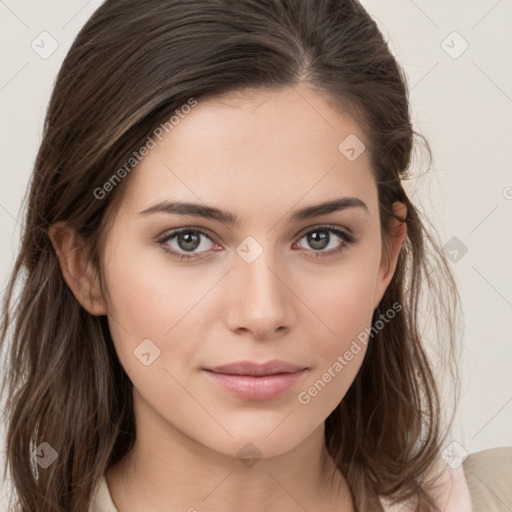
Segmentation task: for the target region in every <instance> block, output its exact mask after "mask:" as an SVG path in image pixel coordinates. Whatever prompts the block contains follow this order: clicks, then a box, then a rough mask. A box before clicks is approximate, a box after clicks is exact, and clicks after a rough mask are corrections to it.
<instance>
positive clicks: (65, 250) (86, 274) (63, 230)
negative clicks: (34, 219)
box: [48, 222, 107, 316]
mask: <svg viewBox="0 0 512 512" xmlns="http://www.w3.org/2000/svg"><path fill="white" fill-rule="evenodd" d="M48 235H49V236H50V240H51V242H52V244H53V247H54V248H55V252H56V253H57V257H58V259H59V264H60V268H61V271H62V275H63V277H64V279H65V280H66V283H67V284H68V286H69V288H70V289H71V291H72V292H73V295H74V296H75V298H76V299H77V300H78V302H80V304H81V305H82V306H83V307H84V308H85V309H86V310H87V311H88V312H89V313H91V315H96V316H99V315H106V314H107V308H106V304H105V300H104V297H103V293H102V292H101V289H100V286H99V281H98V278H97V276H96V275H95V273H94V272H93V267H92V264H91V262H90V261H88V260H87V258H86V252H87V251H86V250H85V245H84V244H83V242H82V240H81V239H79V237H78V236H77V235H76V232H75V230H74V229H73V228H71V227H69V226H67V225H66V224H64V223H62V222H58V223H56V224H53V225H52V226H50V229H49V231H48Z"/></svg>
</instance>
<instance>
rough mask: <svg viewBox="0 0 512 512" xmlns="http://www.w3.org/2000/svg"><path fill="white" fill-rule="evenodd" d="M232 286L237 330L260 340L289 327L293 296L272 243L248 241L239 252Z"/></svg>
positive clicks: (237, 250)
mask: <svg viewBox="0 0 512 512" xmlns="http://www.w3.org/2000/svg"><path fill="white" fill-rule="evenodd" d="M236 252H237V255H236V258H235V262H234V269H233V270H234V274H233V276H232V279H233V281H232V286H233V287H234V288H235V289H236V291H235V293H234V294H233V295H234V297H236V302H234V303H232V307H233V308H234V309H235V310H236V314H235V315H234V316H233V317H232V318H234V320H233V321H234V322H236V325H232V326H231V327H234V328H238V329H240V328H245V329H248V330H251V331H253V333H254V334H255V335H256V336H258V337H260V336H261V337H264V336H268V335H270V334H271V332H273V331H274V330H275V329H278V328H279V327H283V326H287V325H289V323H290V321H291V318H290V316H289V313H290V311H291V309H292V305H291V304H290V299H291V297H292V296H293V294H290V292H289V291H288V290H287V287H286V286H285V282H286V279H285V278H284V276H282V275H280V274H281V271H282V265H280V261H281V260H280V258H279V255H278V254H277V253H276V251H275V250H274V248H273V247H271V246H270V242H268V243H265V242H261V243H260V242H258V241H257V240H256V239H255V238H253V237H250V236H249V237H247V238H246V239H245V240H244V241H243V242H242V243H241V244H240V245H239V246H238V247H237V249H236Z"/></svg>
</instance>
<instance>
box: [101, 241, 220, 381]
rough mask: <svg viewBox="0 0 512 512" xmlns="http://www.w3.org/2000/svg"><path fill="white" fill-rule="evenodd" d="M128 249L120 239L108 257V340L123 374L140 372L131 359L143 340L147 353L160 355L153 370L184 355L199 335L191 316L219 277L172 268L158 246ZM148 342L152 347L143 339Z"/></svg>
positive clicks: (126, 244)
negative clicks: (124, 371) (117, 357)
mask: <svg viewBox="0 0 512 512" xmlns="http://www.w3.org/2000/svg"><path fill="white" fill-rule="evenodd" d="M128 245H129V244H128V243H127V242H126V241H124V242H123V241H120V242H119V243H118V244H117V245H116V250H115V251H112V253H111V254H112V257H111V258H109V259H107V268H106V278H107V286H108V289H109V295H110V299H111V300H110V302H109V325H110V330H111V333H112V337H113V340H114V343H115V346H116V348H117V351H118V355H119V358H120V360H121V362H122V364H123V366H124V367H125V369H126V371H127V372H128V371H130V370H132V369H133V368H134V367H135V368H139V366H140V361H138V360H137V359H136V358H135V357H134V355H135V356H137V351H138V347H139V346H140V345H141V343H143V342H144V343H146V344H147V348H149V349H150V352H151V351H153V352H155V353H158V352H159V354H158V359H157V360H155V366H158V365H161V366H165V367H166V366H168V365H169V359H170V358H169V354H174V355H176V354H180V358H181V359H183V358H186V357H187V356H186V354H187V351H188V350H189V349H188V348H187V347H192V345H193V340H195V339H196V338H197V335H198V333H197V332H194V330H198V329H199V327H200V325H199V322H193V321H191V318H193V317H194V316H195V317H196V318H197V315H201V306H202V304H201V300H202V298H204V297H205V296H206V295H207V294H208V292H209V291H211V289H212V288H213V287H214V285H215V283H216V280H217V279H218V278H215V277H214V276H212V273H211V272H210V273H209V274H208V275H204V276H200V277H199V276H198V271H197V269H196V270H194V269H193V268H191V267H190V268H187V267H186V266H183V267H178V266H176V265H170V264H169V263H168V262H167V258H166V255H165V254H163V253H162V252H161V250H160V249H159V248H158V247H155V248H154V249H152V250H148V249H147V247H145V248H137V247H129V246H128ZM148 339H149V340H151V342H152V343H153V344H154V346H153V345H152V344H151V343H148V342H147V341H144V340H148ZM140 350H143V347H141V349H140ZM190 350H191V348H190ZM134 351H135V354H134ZM190 355H192V354H190ZM152 366H153V365H152Z"/></svg>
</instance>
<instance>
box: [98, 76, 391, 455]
mask: <svg viewBox="0 0 512 512" xmlns="http://www.w3.org/2000/svg"><path fill="white" fill-rule="evenodd" d="M299 93H300V94H299ZM347 137H350V138H349V139H348V141H347V142H345V143H344V144H342V145H341V150H340V148H339V146H340V143H342V142H343V141H345V139H347ZM354 137H357V138H358V139H359V140H360V141H365V136H364V134H363V133H362V132H361V131H360V129H359V128H358V126H357V125H356V124H355V123H354V122H353V121H352V120H351V119H350V118H349V117H348V116H347V115H343V114H341V113H339V112H338V111H336V110H334V109H333V107H332V106H330V105H329V104H328V103H327V101H326V100H325V99H324V97H323V96H321V95H320V94H319V93H316V92H313V91H311V90H309V89H308V88H306V87H305V86H300V87H297V88H296V89H292V88H290V89H282V90H280V91H279V92H265V93H263V92H260V93H252V94H250V95H246V96H242V95H237V96H231V97H229V98H223V99H222V101H219V100H218V99H214V100H208V101H204V102H201V101H199V102H198V104H197V106H196V107H195V108H193V109H192V111H191V112H190V113H188V114H187V115H186V116H184V117H183V118H182V119H180V122H179V124H177V125H175V126H174V128H173V129H172V131H170V132H169V134H166V135H165V136H164V137H163V139H162V141H161V142H158V144H157V145H156V147H155V148H153V149H152V150H151V151H150V152H149V154H148V155H147V156H146V157H145V158H144V159H143V160H142V161H141V163H140V164H139V166H138V167H137V168H135V169H134V170H133V171H132V172H131V174H130V176H129V177H128V178H125V179H129V183H127V184H126V185H127V188H126V190H125V195H124V197H123V201H122V205H121V207H120V210H119V212H118V214H117V216H116V218H115V221H114V224H113V226H112V229H111V231H110V232H109V236H108V240H107V244H106V246H105V251H104V264H105V275H106V285H107V288H108V297H109V299H108V306H107V314H108V318H109V325H110V329H111V332H112V337H113V340H114V343H115V347H116V351H117V354H118V356H119V358H120V361H121V363H122V365H123V367H124V368H125V370H126V372H127V373H128V375H129V377H130V379H131V381H132V382H133V385H134V393H135V395H136V398H137V400H138V401H139V403H141V404H144V407H145V408H146V409H147V410H148V411H151V413H152V414H154V416H155V417H158V419H159V421H160V422H163V424H164V425H165V426H166V427H168V428H169V429H170V430H172V431H176V432H179V433H181V434H183V435H185V436H187V437H188V438H189V439H192V440H194V441H196V442H197V443H200V444H201V445H204V446H207V447H209V448H211V449H214V450H216V451H218V452H221V453H224V454H229V455H232V456H235V455H236V454H237V452H238V451H239V450H240V448H241V447H242V446H244V445H245V444H246V443H249V442H250V443H252V444H253V445H255V446H256V447H257V448H258V449H259V450H260V451H261V452H262V454H263V456H272V455H278V454H281V453H284V452H286V451H288V450H290V449H292V448H293V447H294V446H296V445H298V444H299V443H300V442H301V441H302V440H304V439H305V438H307V437H308V436H309V435H310V434H312V432H314V431H315V430H316V429H318V428H319V427H321V426H322V424H323V422H324V420H325V419H326V418H327V416H328V415H329V414H330V413H331V412H332V411H333V409H334V408H335V407H336V406H337V404H338V403H339V402H340V401H341V400H342V399H343V397H344V395H345V393H346V392H347V390H348V389H349V387H350V385H351V383H352V381H353V379H354V378H355V376H356V374H357V372H358V370H359V368H360V366H361V363H362V361H363V357H364V354H365V352H366V345H365V343H364V342H362V341H361V340H362V339H363V338H364V336H362V333H364V332H365V329H368V328H369V327H370V326H371V318H372V312H373V309H374V308H375V307H376V306H377V305H378V302H379V301H380V298H381V297H382V294H383V292H384V289H385V287H386V286H387V283H388V282H389V276H388V275H387V274H385V271H384V270H383V265H382V245H381V230H380V224H379V213H378V198H377V188H376V184H375V180H374V177H373V175H372V171H371V168H370V162H369V155H368V152H367V151H364V150H363V151H362V152H361V148H362V146H357V145H356V144H355V142H354V141H356V142H357V139H355V138H354ZM347 145H348V147H347ZM350 147H353V148H354V151H351V150H350ZM359 153H360V154H359ZM354 157H357V158H354ZM336 201H339V203H338V206H337V207H335V208H328V207H326V208H324V209H323V210H322V209H317V210H316V211H315V210H314V209H313V207H316V206H318V205H321V204H324V203H332V202H336ZM178 203H193V204H195V205H197V206H195V207H190V206H188V207H187V206H183V205H182V206H179V205H178ZM148 210H149V211H148ZM217 210H219V211H222V212H223V213H222V214H220V213H219V212H218V211H217ZM178 231H179V232H178ZM354 342H355V344H354ZM356 347H358V348H356ZM349 354H352V355H351V356H350V355H349ZM276 361H277V362H276ZM268 362H273V363H272V364H270V365H267V366H261V365H263V364H265V363H268ZM239 363H252V365H251V364H241V365H240V364H239ZM231 364H234V366H231V367H227V368H219V367H222V366H224V365H231ZM255 374H257V375H255Z"/></svg>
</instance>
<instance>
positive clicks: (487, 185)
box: [0, 0, 512, 504]
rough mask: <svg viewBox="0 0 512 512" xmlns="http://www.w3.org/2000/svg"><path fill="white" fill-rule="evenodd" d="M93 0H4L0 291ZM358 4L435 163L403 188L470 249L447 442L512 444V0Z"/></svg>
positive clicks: (0, 18)
mask: <svg viewBox="0 0 512 512" xmlns="http://www.w3.org/2000/svg"><path fill="white" fill-rule="evenodd" d="M101 3H102V2H101V0H90V1H88V2H87V1H86V0H65V1H64V0H60V1H58V0H44V1H42V0H0V48H1V52H2V53H1V55H2V61H1V67H0V115H1V126H0V130H1V131H0V158H1V160H0V162H1V164H0V165H1V169H0V179H1V181H0V236H1V240H2V251H1V252H0V273H1V274H0V291H2V290H3V288H4V286H5V283H6V279H7V275H8V272H9V271H10V269H11V266H12V263H13V259H14V256H15V253H16V250H17V247H18V240H19V232H20V219H21V216H20V207H21V200H22V197H23V195H24V193H25V191H26V187H27V183H28V179H29V175H30V172H31V168H32V166H33V163H34V159H35V155H36V151H37V148H38V145H39V143H40V140H41V132H42V125H43V119H44V113H45V109H46V106H47V103H48V100H49V97H50V92H51V88H52V85H53V82H54V79H55V76H56V74H57V71H58V69H59V67H60V64H61V62H62V60H63V58H64V56H65V54H66V52H67V50H68V48H69V47H70V45H71V43H72V40H73V38H74V37H75V36H76V34H77V33H78V31H79V29H80V28H81V27H82V25H83V24H84V23H85V21H86V20H87V19H88V18H89V16H90V15H91V14H92V13H93V11H94V10H95V9H96V8H97V7H98V6H99V5H100V4H101ZM362 3H363V5H364V6H365V7H366V8H367V9H368V11H369V12H370V13H371V14H372V16H374V18H375V19H376V20H377V22H378V23H379V25H380V27H381V29H382V30H383V32H384V34H385V36H386V39H388V40H389V44H390V47H391V49H392V51H393V52H394V54H395V55H396V56H397V58H398V60H399V61H400V63H401V64H402V65H403V66H404V68H405V71H406V73H407V76H408V80H409V85H410V89H411V103H412V109H413V121H414V124H415V128H416V130H418V131H420V132H421V133H423V134H424V135H425V136H426V137H427V138H428V140H429V142H430V144H431V146H432V149H433V152H434V162H433V165H432V168H431V171H430V172H429V173H428V174H427V175H424V176H423V177H422V178H421V179H414V180H412V181H411V182H409V183H407V185H406V189H407V190H408V192H409V193H410V195H411V197H412V199H413V200H416V201H421V204H422V206H423V208H424V209H425V210H426V211H427V213H428V215H429V217H430V218H431V219H432V221H433V223H434V224H435V225H436V226H437V228H438V231H439V233H440V237H441V241H442V243H443V244H446V243H447V242H448V241H449V240H450V239H452V238H453V237H456V238H457V241H456V242H455V243H456V244H459V246H460V244H464V246H466V247H467V253H466V254H464V255H463V256H462V257H461V254H462V252H460V249H457V251H458V253H457V255H455V253H452V258H454V257H456V258H458V259H457V261H454V262H452V263H451V264H452V267H453V270H454V272H455V274H456V278H457V280H458V282H459V285H460V290H461V293H462V297H463V308H464V311H465V327H464V329H465V332H464V337H463V346H464V349H463V352H462V357H461V361H460V364H461V370H462V372H463V388H462V393H463V397H462V400H461V402H460V407H459V415H458V417H457V422H456V424H455V428H454V430H453V434H452V437H451V439H452V440H456V441H457V442H458V443H459V444H460V445H461V446H463V447H464V449H465V450H467V451H468V452H475V451H479V450H482V449H485V448H490V447H495V446H504V445H512V428H511V427H512V372H511V366H512V365H511V363H512V343H511V341H512V340H511V334H510V333H511V330H512V270H511V263H512V236H511V231H512V230H511V220H512V172H511V159H510V157H511V146H512V138H511V135H512V133H511V132H512V128H511V125H512V73H511V67H510V58H511V54H512V30H511V28H512V27H511V21H512V0H499V1H496V0H480V1H477V0H472V1H462V0H451V1H445V0H429V1H427V0H415V1H413V0H387V1H385V2H384V1H382V0H380V1H379V0H364V1H363V2H362ZM43 31H47V32H49V33H50V34H51V36H52V37H53V38H54V39H55V40H56V41H57V42H58V45H59V47H58V49H57V50H56V51H55V52H54V53H53V54H52V55H51V56H49V57H48V58H46V59H43V58H41V57H40V56H39V55H38V54H37V53H36V52H35V51H34V50H33V49H32V47H31V43H32V42H33V41H34V40H35V41H36V43H37V42H38V41H39V45H40V46H42V43H41V42H40V41H41V38H40V34H41V33H42V32H43ZM454 31H456V32H458V33H459V34H460V36H461V37H462V39H461V38H459V37H458V36H457V35H453V32H454ZM443 41H444V43H443ZM464 41H466V42H467V44H468V45H469V46H468V48H467V50H466V51H464V53H462V54H461V55H460V56H457V54H458V53H459V52H460V51H461V50H462V49H463V48H464V46H465V44H466V43H464ZM45 48H49V43H47V44H46V45H45ZM450 53H451V55H450ZM454 57H457V58H454ZM422 165H423V170H424V163H422V161H421V160H417V161H416V168H417V169H420V168H421V167H422ZM452 243H454V242H452ZM0 462H2V461H1V459H0ZM0 497H1V492H0ZM1 503H2V501H1V499H0V504H1Z"/></svg>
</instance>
